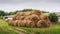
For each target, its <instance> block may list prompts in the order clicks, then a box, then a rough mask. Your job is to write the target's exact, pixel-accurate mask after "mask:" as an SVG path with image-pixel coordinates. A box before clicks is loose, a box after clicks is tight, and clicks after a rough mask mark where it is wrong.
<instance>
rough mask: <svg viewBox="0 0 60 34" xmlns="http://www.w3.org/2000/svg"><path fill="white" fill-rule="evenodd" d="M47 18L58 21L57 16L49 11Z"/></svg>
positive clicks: (54, 21)
mask: <svg viewBox="0 0 60 34" xmlns="http://www.w3.org/2000/svg"><path fill="white" fill-rule="evenodd" d="M49 19H50V21H51V22H53V23H57V22H58V16H57V15H56V14H55V13H50V14H49Z"/></svg>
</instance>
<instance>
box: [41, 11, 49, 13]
mask: <svg viewBox="0 0 60 34" xmlns="http://www.w3.org/2000/svg"><path fill="white" fill-rule="evenodd" d="M41 12H42V13H49V12H47V11H41Z"/></svg>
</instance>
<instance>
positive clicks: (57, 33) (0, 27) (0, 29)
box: [0, 22, 60, 34]
mask: <svg viewBox="0 0 60 34" xmlns="http://www.w3.org/2000/svg"><path fill="white" fill-rule="evenodd" d="M10 28H20V29H24V30H26V31H27V33H26V34H32V33H35V34H60V24H52V25H51V26H50V27H49V28H27V27H17V26H9V25H8V23H7V22H5V23H0V34H18V33H16V32H14V31H12V30H10Z"/></svg>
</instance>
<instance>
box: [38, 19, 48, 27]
mask: <svg viewBox="0 0 60 34" xmlns="http://www.w3.org/2000/svg"><path fill="white" fill-rule="evenodd" d="M47 24H48V23H47V22H46V21H44V20H40V21H38V22H37V27H38V28H42V27H47V26H48V25H47Z"/></svg>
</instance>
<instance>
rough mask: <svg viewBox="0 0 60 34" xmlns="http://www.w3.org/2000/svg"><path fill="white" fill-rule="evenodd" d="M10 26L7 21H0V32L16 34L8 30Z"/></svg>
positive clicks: (0, 33) (2, 33)
mask: <svg viewBox="0 0 60 34" xmlns="http://www.w3.org/2000/svg"><path fill="white" fill-rule="evenodd" d="M10 28H12V27H11V26H9V25H8V23H7V22H4V23H0V34H18V33H16V32H14V31H12V30H10Z"/></svg>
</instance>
